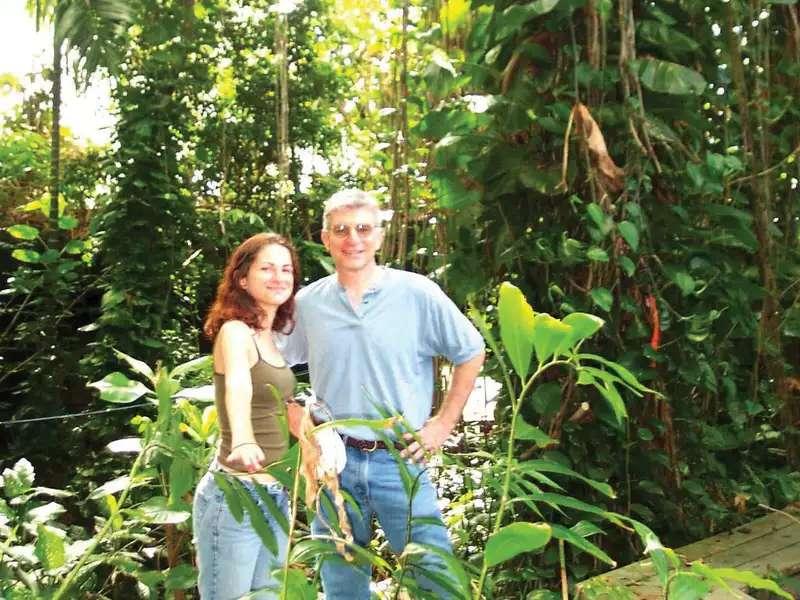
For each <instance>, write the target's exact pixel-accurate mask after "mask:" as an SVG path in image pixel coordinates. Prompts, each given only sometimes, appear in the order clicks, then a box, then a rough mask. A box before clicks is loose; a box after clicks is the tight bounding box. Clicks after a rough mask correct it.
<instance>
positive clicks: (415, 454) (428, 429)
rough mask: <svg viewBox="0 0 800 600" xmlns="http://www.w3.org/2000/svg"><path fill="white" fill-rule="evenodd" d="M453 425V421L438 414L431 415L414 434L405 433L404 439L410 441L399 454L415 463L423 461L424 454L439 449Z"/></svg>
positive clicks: (448, 435) (426, 454)
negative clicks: (450, 421) (448, 420)
mask: <svg viewBox="0 0 800 600" xmlns="http://www.w3.org/2000/svg"><path fill="white" fill-rule="evenodd" d="M454 425H455V424H454V423H448V422H447V421H446V420H445V419H443V418H442V417H441V416H439V415H437V416H435V417H431V418H430V419H428V420H427V422H426V423H425V425H423V427H422V429H420V430H419V431H418V432H417V434H416V436H414V435H413V434H411V433H406V434H405V436H404V437H405V439H406V441H408V442H410V443H409V445H408V447H407V448H405V449H404V450H403V451H402V452H401V453H400V456H402V457H403V458H407V459H409V460H411V461H412V462H415V463H422V462H424V460H425V457H426V456H428V455H430V454H433V453H435V452H438V451H439V450H440V449H441V447H442V444H444V443H445V441H446V440H447V438H449V437H450V434H451V433H452V431H453V427H454Z"/></svg>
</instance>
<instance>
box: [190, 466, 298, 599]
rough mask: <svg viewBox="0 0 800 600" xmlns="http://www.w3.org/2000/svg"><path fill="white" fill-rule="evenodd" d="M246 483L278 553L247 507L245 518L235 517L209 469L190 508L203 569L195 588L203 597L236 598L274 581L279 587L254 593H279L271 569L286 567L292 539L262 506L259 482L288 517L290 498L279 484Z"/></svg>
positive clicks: (263, 596) (260, 595) (268, 595)
mask: <svg viewBox="0 0 800 600" xmlns="http://www.w3.org/2000/svg"><path fill="white" fill-rule="evenodd" d="M242 483H243V484H244V486H245V488H246V489H247V491H248V492H249V493H250V495H251V496H252V498H253V499H254V500H255V501H256V503H257V504H258V506H259V508H260V509H261V512H262V513H263V514H264V517H265V518H266V519H267V521H268V522H269V524H270V526H271V527H272V531H273V532H274V533H275V539H276V541H277V546H278V553H277V554H273V553H272V552H270V551H269V550H268V549H267V548H266V547H265V546H264V544H263V543H262V541H261V538H259V537H258V534H257V533H256V532H255V531H254V530H253V527H252V525H251V524H250V517H249V515H248V514H247V512H245V514H244V518H243V519H242V522H241V523H238V522H237V521H236V519H234V518H233V515H232V514H231V512H230V510H229V509H228V504H227V503H226V502H225V496H224V495H223V493H222V490H221V489H220V488H219V486H218V485H217V483H216V482H215V481H214V477H213V475H212V474H211V472H208V473H206V474H205V475H204V476H203V478H202V479H201V480H200V483H199V484H198V485H197V490H196V491H195V495H194V507H193V510H192V523H193V525H194V541H195V545H196V547H197V563H198V568H199V571H200V574H199V576H198V580H197V588H198V590H199V591H200V598H202V600H233V599H234V598H239V597H240V596H243V595H244V594H247V593H250V592H251V591H253V590H259V589H261V588H265V587H272V586H275V591H270V590H262V591H260V592H258V593H256V594H254V595H253V598H258V599H259V600H262V599H263V600H266V599H272V598H278V595H279V594H278V593H277V586H278V585H279V581H278V580H277V579H276V578H274V577H273V576H272V571H273V570H274V569H277V568H280V567H282V566H283V562H284V560H285V558H286V548H287V545H288V540H287V537H286V533H285V532H284V531H283V529H282V528H281V526H280V525H279V524H278V523H276V522H275V519H274V518H273V517H272V515H271V514H270V512H269V511H268V510H267V507H266V506H264V502H263V500H261V498H260V497H259V495H258V493H257V492H256V489H255V486H257V485H261V486H262V488H263V489H265V490H266V491H267V492H268V493H269V494H270V496H272V499H273V500H275V502H276V504H277V505H278V507H279V508H280V509H281V511H283V512H284V514H286V515H287V516H288V513H289V497H288V495H287V493H286V489H285V488H284V487H283V486H282V485H281V484H279V483H270V484H259V483H255V482H252V481H246V480H242Z"/></svg>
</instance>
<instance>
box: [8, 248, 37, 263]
mask: <svg viewBox="0 0 800 600" xmlns="http://www.w3.org/2000/svg"><path fill="white" fill-rule="evenodd" d="M11 256H12V257H14V258H16V259H17V260H18V261H20V262H24V263H38V262H42V255H41V254H40V253H39V252H37V251H36V250H29V249H28V248H15V249H14V250H13V251H12V252H11Z"/></svg>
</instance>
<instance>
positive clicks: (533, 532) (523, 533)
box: [485, 523, 552, 567]
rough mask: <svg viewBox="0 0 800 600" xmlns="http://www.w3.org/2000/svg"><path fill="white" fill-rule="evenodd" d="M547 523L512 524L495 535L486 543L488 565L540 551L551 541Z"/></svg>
mask: <svg viewBox="0 0 800 600" xmlns="http://www.w3.org/2000/svg"><path fill="white" fill-rule="evenodd" d="M551 535H552V530H551V528H550V525H548V524H547V523H512V524H511V525H506V526H505V527H503V528H501V529H499V530H498V531H496V532H495V533H493V534H492V535H491V536H490V537H489V540H488V541H487V542H486V550H485V553H486V564H487V565H488V566H490V567H493V566H494V565H499V564H500V563H502V562H505V561H507V560H508V559H510V558H514V557H515V556H517V555H518V554H521V553H523V552H531V551H533V550H538V549H539V548H542V547H543V546H545V545H546V544H547V542H549V541H550V537H551Z"/></svg>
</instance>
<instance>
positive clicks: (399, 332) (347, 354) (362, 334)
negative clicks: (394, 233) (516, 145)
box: [283, 190, 484, 600]
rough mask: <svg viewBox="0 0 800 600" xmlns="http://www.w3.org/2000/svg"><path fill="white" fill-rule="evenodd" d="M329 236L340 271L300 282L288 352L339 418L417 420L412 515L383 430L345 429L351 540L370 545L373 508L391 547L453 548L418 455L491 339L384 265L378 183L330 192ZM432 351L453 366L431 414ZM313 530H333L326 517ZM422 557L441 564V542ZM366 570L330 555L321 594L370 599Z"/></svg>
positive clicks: (466, 387) (409, 450)
mask: <svg viewBox="0 0 800 600" xmlns="http://www.w3.org/2000/svg"><path fill="white" fill-rule="evenodd" d="M322 242H323V244H325V247H326V248H327V250H328V252H329V253H330V255H331V257H332V259H333V262H334V265H335V266H336V273H335V274H334V275H330V276H328V277H325V278H323V279H320V280H319V281H316V282H315V283H313V284H311V285H309V286H307V287H306V288H304V289H303V290H301V291H300V292H299V293H298V295H297V298H296V307H297V310H296V314H297V325H296V327H295V330H294V332H293V333H292V334H291V336H290V337H289V338H288V340H287V343H286V345H285V347H284V348H283V352H284V355H285V357H286V360H287V361H288V362H289V363H290V364H297V363H302V362H308V365H309V370H310V377H311V387H312V388H313V389H314V391H315V393H316V394H317V395H318V397H319V398H321V399H322V400H324V402H325V403H326V404H327V405H328V406H329V407H330V409H331V412H332V416H333V418H335V419H348V418H367V419H380V418H381V416H382V415H381V412H380V410H379V409H378V407H379V406H383V407H388V408H389V409H390V410H391V411H393V412H395V413H398V414H400V415H403V417H405V419H406V420H407V421H408V423H409V424H410V426H411V427H412V428H413V429H414V430H415V431H416V436H412V435H411V434H407V441H406V443H405V444H402V445H401V446H400V447H403V450H402V456H403V458H406V459H407V460H408V461H411V463H413V464H411V465H409V466H408V468H409V469H410V470H411V472H412V476H417V475H419V487H418V490H417V491H416V493H415V494H413V496H412V498H413V500H412V502H411V505H412V506H411V512H412V514H409V498H408V496H407V494H406V493H405V491H404V488H403V484H402V479H401V476H400V470H399V467H398V464H397V462H396V461H395V459H394V458H393V456H392V454H391V452H390V450H388V449H387V448H386V446H385V445H384V443H383V442H381V441H379V440H380V434H379V433H378V432H376V431H374V430H373V429H370V428H369V427H363V426H355V427H340V428H339V431H340V433H341V434H342V439H343V440H344V443H345V446H346V450H347V463H346V466H345V467H344V471H343V472H342V473H341V486H342V488H343V489H344V490H346V491H347V492H348V493H349V494H350V495H351V496H352V498H353V499H354V500H355V502H356V503H357V504H358V508H359V510H357V511H356V510H353V509H352V507H350V506H348V516H349V519H350V523H351V526H352V529H353V538H354V542H355V543H357V544H359V545H361V546H366V545H368V544H369V541H370V539H371V538H372V533H373V532H372V525H371V521H372V516H373V515H374V516H376V517H377V519H378V522H379V523H380V525H381V527H382V528H383V530H384V532H385V533H386V536H387V538H388V540H389V544H390V545H391V547H392V549H393V550H394V551H395V552H398V553H400V552H402V551H403V548H404V547H405V545H406V542H407V541H409V538H410V541H413V542H417V543H423V544H430V545H432V546H435V547H438V548H440V549H442V550H444V551H446V552H452V549H451V545H450V541H449V538H448V535H447V530H446V528H445V526H444V524H443V523H442V520H441V513H440V512H439V508H438V505H437V498H436V491H435V489H434V487H433V485H432V483H431V481H430V479H429V478H428V476H427V473H425V472H424V470H423V469H422V468H421V467H420V466H419V465H420V464H421V463H422V461H423V460H424V459H425V457H426V456H429V455H430V454H431V453H435V452H437V451H438V450H439V449H440V448H441V446H442V444H443V443H444V441H445V440H447V438H448V437H449V436H450V434H451V433H452V431H453V428H454V427H455V426H456V424H457V423H458V421H459V419H460V418H461V413H462V410H463V408H464V404H465V403H466V400H467V396H468V395H469V393H470V391H471V390H472V388H473V385H474V382H475V378H476V376H477V375H478V372H479V370H480V368H481V365H482V364H483V358H484V344H483V339H482V338H481V336H480V334H479V333H478V331H477V330H476V329H475V327H473V326H472V324H471V323H470V322H469V320H468V319H467V318H466V317H465V316H464V315H463V314H461V313H460V312H459V310H458V309H457V308H456V306H455V305H454V304H453V302H452V301H451V300H450V299H449V298H447V296H445V294H444V293H443V292H442V291H441V289H440V288H439V287H438V286H437V285H436V284H435V283H433V282H432V281H430V280H429V279H427V278H426V277H423V276H421V275H417V274H414V273H408V272H405V271H399V270H396V269H389V268H384V267H381V266H378V264H377V263H376V260H375V254H376V252H377V251H378V249H379V248H380V247H381V243H382V242H383V230H382V228H381V211H380V207H379V206H378V203H377V201H376V200H375V199H374V198H373V197H372V196H371V195H370V194H368V193H366V192H363V191H360V190H344V191H341V192H338V193H336V194H334V195H333V196H331V198H330V199H329V200H328V201H327V202H326V203H325V208H324V214H323V231H322ZM435 356H445V357H446V358H448V359H449V360H451V361H452V362H453V363H454V365H455V367H454V369H453V375H452V382H451V385H450V389H449V390H448V391H447V394H446V397H445V400H444V402H443V404H442V406H441V408H440V410H439V411H438V412H437V413H436V415H434V416H431V405H432V399H433V387H434V373H433V367H432V359H433V357H435ZM412 517H413V519H414V520H413V521H412V520H411V519H412ZM409 527H410V528H411V529H410V536H409V535H408V534H409ZM312 531H313V532H314V533H315V534H317V535H326V534H329V533H330V530H329V528H328V527H327V525H326V520H325V519H320V518H319V516H318V517H317V519H316V520H315V521H314V523H313V525H312ZM422 566H423V567H428V568H430V569H431V570H432V571H434V572H435V571H440V572H441V570H442V569H443V566H442V563H441V561H440V559H437V558H436V556H435V554H433V553H431V555H430V556H428V557H427V558H426V559H423V561H422ZM370 574H371V573H370V568H369V566H365V565H353V564H348V563H345V562H344V561H334V560H326V561H325V563H324V564H323V565H322V584H323V588H324V591H325V597H326V598H327V599H328V600H344V599H347V600H361V599H364V600H368V598H369V596H370V594H369V581H370ZM442 576H444V574H443V573H442ZM446 579H447V578H446V576H445V580H446ZM420 580H421V582H422V585H423V586H425V587H426V588H427V589H430V590H433V591H434V593H435V594H436V595H437V597H445V596H446V595H447V594H446V593H445V592H444V591H443V590H442V589H441V588H440V587H437V585H435V584H434V583H433V582H432V581H430V580H426V579H425V577H424V576H423V577H421V578H420Z"/></svg>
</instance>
